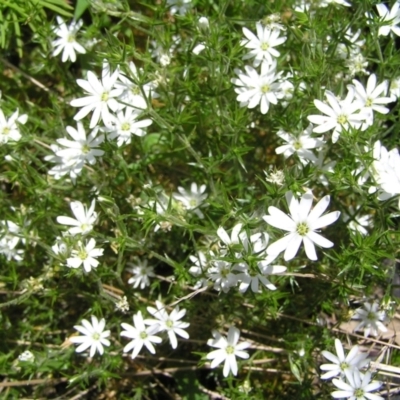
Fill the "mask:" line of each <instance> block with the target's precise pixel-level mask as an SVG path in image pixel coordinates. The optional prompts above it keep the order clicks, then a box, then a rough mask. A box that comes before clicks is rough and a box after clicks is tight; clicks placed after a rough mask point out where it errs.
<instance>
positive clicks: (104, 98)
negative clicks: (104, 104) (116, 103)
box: [101, 92, 109, 101]
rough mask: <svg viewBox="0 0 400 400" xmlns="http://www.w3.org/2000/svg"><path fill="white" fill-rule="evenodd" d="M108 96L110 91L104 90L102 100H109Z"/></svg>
mask: <svg viewBox="0 0 400 400" xmlns="http://www.w3.org/2000/svg"><path fill="white" fill-rule="evenodd" d="M108 97H109V93H108V92H104V93H103V94H102V95H101V101H107V100H108Z"/></svg>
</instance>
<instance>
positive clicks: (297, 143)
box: [293, 140, 303, 150]
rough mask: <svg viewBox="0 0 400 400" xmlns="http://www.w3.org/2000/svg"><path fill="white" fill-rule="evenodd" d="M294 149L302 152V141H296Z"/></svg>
mask: <svg viewBox="0 0 400 400" xmlns="http://www.w3.org/2000/svg"><path fill="white" fill-rule="evenodd" d="M293 147H294V148H295V149H296V150H300V149H301V148H302V147H303V146H302V145H301V142H300V140H296V141H295V142H294V143H293Z"/></svg>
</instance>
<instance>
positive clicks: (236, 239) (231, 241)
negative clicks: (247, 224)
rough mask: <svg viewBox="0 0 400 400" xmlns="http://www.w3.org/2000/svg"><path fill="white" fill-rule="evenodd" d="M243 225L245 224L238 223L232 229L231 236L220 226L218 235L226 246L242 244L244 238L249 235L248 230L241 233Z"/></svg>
mask: <svg viewBox="0 0 400 400" xmlns="http://www.w3.org/2000/svg"><path fill="white" fill-rule="evenodd" d="M242 227H243V224H236V225H235V226H234V227H233V229H232V232H231V236H229V235H228V233H227V232H226V230H225V229H224V228H223V227H222V226H220V227H219V228H218V229H217V235H218V237H219V238H220V239H221V241H222V242H223V243H224V244H225V246H228V247H229V246H233V245H236V244H242V243H243V240H244V239H245V238H246V237H247V234H246V232H242V233H240V231H241V230H242Z"/></svg>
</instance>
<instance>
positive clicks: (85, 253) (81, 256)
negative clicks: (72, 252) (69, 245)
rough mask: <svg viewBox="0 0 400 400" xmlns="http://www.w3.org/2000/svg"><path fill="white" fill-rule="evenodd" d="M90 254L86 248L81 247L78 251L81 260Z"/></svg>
mask: <svg viewBox="0 0 400 400" xmlns="http://www.w3.org/2000/svg"><path fill="white" fill-rule="evenodd" d="M88 255H89V254H88V253H87V251H86V250H85V249H80V250H79V252H78V257H79V258H80V259H81V260H86V259H87V258H88Z"/></svg>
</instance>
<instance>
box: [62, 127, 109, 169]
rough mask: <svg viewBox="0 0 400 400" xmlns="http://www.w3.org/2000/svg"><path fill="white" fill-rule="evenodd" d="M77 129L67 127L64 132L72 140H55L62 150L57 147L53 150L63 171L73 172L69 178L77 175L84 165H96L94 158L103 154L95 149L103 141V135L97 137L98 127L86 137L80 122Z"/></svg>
mask: <svg viewBox="0 0 400 400" xmlns="http://www.w3.org/2000/svg"><path fill="white" fill-rule="evenodd" d="M77 127H78V129H75V128H73V127H72V126H67V128H66V130H67V132H68V134H69V135H70V136H71V137H72V139H74V140H69V139H66V138H61V139H57V142H58V143H59V144H60V145H61V146H64V148H61V147H57V148H56V150H55V155H56V156H57V157H59V159H58V160H57V161H58V163H59V164H60V165H63V166H65V170H67V171H69V172H70V173H71V172H72V171H73V174H72V176H71V177H75V176H77V175H79V174H80V172H81V171H82V168H83V166H84V165H85V163H89V164H91V165H93V164H96V157H101V156H102V155H103V154H104V151H103V150H100V149H98V148H97V147H98V146H99V145H100V144H101V143H103V141H104V135H100V136H97V132H98V127H96V128H94V129H93V130H92V131H91V132H90V134H89V136H87V137H86V131H85V128H84V127H83V124H82V123H81V122H78V123H77Z"/></svg>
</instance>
